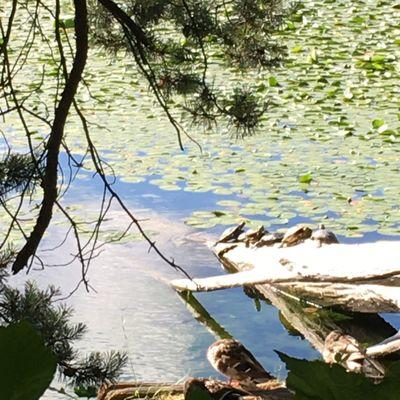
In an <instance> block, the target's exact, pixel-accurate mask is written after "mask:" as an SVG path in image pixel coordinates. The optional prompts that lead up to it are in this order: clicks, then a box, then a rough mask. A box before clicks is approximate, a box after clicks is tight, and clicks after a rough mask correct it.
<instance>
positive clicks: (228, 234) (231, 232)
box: [217, 221, 246, 243]
mask: <svg viewBox="0 0 400 400" xmlns="http://www.w3.org/2000/svg"><path fill="white" fill-rule="evenodd" d="M245 225H246V222H244V221H243V222H241V223H240V224H239V225H237V226H234V227H232V228H228V229H226V230H225V231H224V232H222V235H221V236H220V238H219V239H218V241H217V243H228V242H230V241H232V240H236V239H237V238H238V237H239V235H240V234H241V233H243V228H244V226H245Z"/></svg>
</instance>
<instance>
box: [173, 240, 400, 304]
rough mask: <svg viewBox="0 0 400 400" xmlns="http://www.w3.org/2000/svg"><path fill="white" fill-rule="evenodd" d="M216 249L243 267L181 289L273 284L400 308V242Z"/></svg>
mask: <svg viewBox="0 0 400 400" xmlns="http://www.w3.org/2000/svg"><path fill="white" fill-rule="evenodd" d="M212 250H213V251H214V253H215V254H216V256H217V257H218V258H219V260H220V261H221V262H222V264H223V266H225V268H227V269H231V270H232V269H233V270H235V271H239V272H238V273H235V274H231V275H220V276H215V277H209V278H203V279H193V280H189V279H179V280H174V281H172V282H171V285H172V286H173V287H174V288H175V289H177V290H189V291H211V290H220V289H226V288H232V287H237V286H243V285H261V284H272V285H273V286H274V287H276V288H278V289H280V290H282V291H284V292H286V293H288V294H291V295H294V296H296V297H298V298H302V299H305V300H309V301H310V302H312V303H316V304H319V305H321V306H336V307H341V308H343V309H347V310H351V311H357V312H398V311H400V290H398V287H399V286H400V243H399V242H398V241H381V242H375V243H362V244H358V245H350V244H331V245H328V246H322V247H317V246H316V245H315V243H314V242H312V241H306V242H304V243H302V244H299V245H297V246H293V247H252V246H247V245H246V244H245V243H242V242H237V243H234V244H232V243H217V244H215V245H214V246H212Z"/></svg>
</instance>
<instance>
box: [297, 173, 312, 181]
mask: <svg viewBox="0 0 400 400" xmlns="http://www.w3.org/2000/svg"><path fill="white" fill-rule="evenodd" d="M312 180H313V176H312V174H311V172H307V173H306V174H304V175H300V176H299V182H300V183H310V182H311V181H312Z"/></svg>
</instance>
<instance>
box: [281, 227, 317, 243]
mask: <svg viewBox="0 0 400 400" xmlns="http://www.w3.org/2000/svg"><path fill="white" fill-rule="evenodd" d="M311 235H312V230H311V229H310V228H309V227H308V226H306V225H303V224H300V225H295V226H293V227H291V228H289V229H288V230H287V231H286V233H285V235H284V236H283V239H282V244H283V245H285V246H294V245H296V244H298V243H300V242H303V241H304V240H306V239H308V238H309V237H311Z"/></svg>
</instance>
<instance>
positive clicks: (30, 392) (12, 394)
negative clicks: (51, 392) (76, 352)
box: [0, 321, 57, 400]
mask: <svg viewBox="0 0 400 400" xmlns="http://www.w3.org/2000/svg"><path fill="white" fill-rule="evenodd" d="M0 354H1V363H0V387H1V398H3V399H7V400H36V399H39V398H40V397H41V396H42V394H43V393H44V391H45V390H46V389H47V388H48V386H49V384H50V382H51V381H52V379H53V375H54V372H55V370H56V366H57V362H56V358H55V356H54V355H53V353H52V352H51V351H50V350H49V349H48V348H47V347H45V345H44V344H43V340H42V338H41V337H40V336H39V334H38V333H37V332H36V331H35V329H33V328H32V326H31V325H30V324H28V323H27V322H25V321H22V322H19V323H17V324H12V325H9V326H7V327H0Z"/></svg>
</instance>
